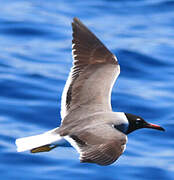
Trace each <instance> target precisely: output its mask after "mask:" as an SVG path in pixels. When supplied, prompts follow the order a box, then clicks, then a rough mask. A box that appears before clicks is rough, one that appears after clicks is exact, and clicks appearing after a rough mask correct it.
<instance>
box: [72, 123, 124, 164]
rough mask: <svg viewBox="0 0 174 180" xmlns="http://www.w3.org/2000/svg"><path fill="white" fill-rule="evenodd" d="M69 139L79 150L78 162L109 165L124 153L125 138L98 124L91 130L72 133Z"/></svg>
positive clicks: (112, 129) (108, 127)
mask: <svg viewBox="0 0 174 180" xmlns="http://www.w3.org/2000/svg"><path fill="white" fill-rule="evenodd" d="M70 137H71V138H72V139H73V140H74V141H75V142H76V144H77V146H78V148H79V149H80V161H81V162H89V163H96V164H99V165H103V166H104V165H109V164H112V163H113V162H115V161H116V160H117V159H118V158H119V156H120V155H121V154H122V153H123V152H124V149H125V145H126V142H127V137H126V135H125V134H123V133H121V132H120V131H118V130H116V129H114V128H112V127H111V125H107V124H105V125H104V124H103V125H102V124H100V125H97V126H95V127H94V126H93V127H92V128H89V129H86V130H82V131H79V132H78V131H77V132H74V133H73V134H72V135H70Z"/></svg>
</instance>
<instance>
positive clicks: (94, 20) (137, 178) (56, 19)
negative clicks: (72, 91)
mask: <svg viewBox="0 0 174 180" xmlns="http://www.w3.org/2000/svg"><path fill="white" fill-rule="evenodd" d="M75 16H76V17H78V18H80V19H81V21H83V22H84V23H85V24H86V25H87V26H88V27H89V28H90V29H91V30H92V31H93V32H94V33H95V34H96V35H97V36H98V37H99V38H100V39H101V41H102V42H103V43H105V44H106V46H107V47H108V48H109V49H110V50H111V51H112V52H113V53H114V54H115V55H116V56H117V58H118V60H119V63H120V66H121V74H120V76H119V78H118V80H117V82H116V83H115V86H114V88H113V92H112V107H113V110H114V111H122V112H129V113H133V114H137V115H140V116H142V117H143V118H144V119H145V120H147V121H148V122H152V123H156V124H159V125H161V126H163V127H164V128H165V129H166V132H161V131H155V130H150V129H142V130H138V131H136V132H133V133H132V134H130V135H129V136H128V139H129V142H128V144H127V149H126V151H125V152H124V154H123V155H122V156H121V157H120V158H119V160H118V161H117V162H115V163H114V164H112V165H110V166H106V167H102V166H98V165H95V164H88V163H86V164H81V163H80V162H79V159H78V157H79V155H78V154H77V152H76V151H75V150H74V149H73V148H72V147H58V148H57V149H55V150H53V151H51V152H49V153H40V154H30V153H29V152H23V153H17V152H16V146H15V139H16V138H20V137H24V136H30V135H36V134H39V133H42V132H44V131H47V130H50V129H52V128H55V127H57V126H59V125H60V121H61V118H60V102H61V94H62V91H63V88H64V85H65V82H66V79H67V77H68V74H69V71H70V68H71V66H72V56H71V40H72V35H71V34H72V30H71V22H72V18H73V17H75ZM0 179H2V180H12V179H13V180H173V179H174V0H87V1H82V0H66V1H65V0H51V1H44V0H38V1H35V0H0Z"/></svg>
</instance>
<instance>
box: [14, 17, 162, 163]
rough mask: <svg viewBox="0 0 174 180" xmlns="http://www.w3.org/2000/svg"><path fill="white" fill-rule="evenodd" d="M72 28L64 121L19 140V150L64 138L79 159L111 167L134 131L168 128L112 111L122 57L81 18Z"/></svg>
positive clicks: (51, 145)
mask: <svg viewBox="0 0 174 180" xmlns="http://www.w3.org/2000/svg"><path fill="white" fill-rule="evenodd" d="M72 30H73V34H72V35H73V40H72V56H73V67H72V68H71V72H70V74H69V77H68V80H67V82H66V85H65V88H64V91H63V94H62V100H61V118H62V121H61V125H60V127H57V128H55V129H52V130H50V131H47V132H45V133H43V134H39V135H35V136H30V137H24V138H19V139H17V140H16V145H17V151H18V152H22V151H27V150H30V152H32V153H37V152H47V151H50V150H52V149H54V148H56V147H57V146H59V145H60V144H61V143H60V142H61V141H62V140H63V141H68V142H69V143H70V144H71V145H72V146H73V147H74V148H75V149H76V150H77V152H78V153H79V154H80V162H87V163H96V164H98V165H103V166H104V165H109V164H112V163H113V162H115V161H116V160H117V159H118V158H119V157H120V155H121V154H122V153H123V152H124V150H125V148H126V143H127V135H128V134H129V133H131V132H133V131H135V130H137V129H141V128H152V129H156V130H161V131H164V128H162V127H160V126H158V125H155V124H151V123H148V122H146V121H145V120H144V119H143V118H142V117H140V116H137V115H133V114H131V113H125V112H113V111H112V106H111V91H112V87H113V85H114V82H115V81H116V79H117V78H118V76H119V74H120V66H119V63H118V60H117V58H116V56H115V55H114V54H112V53H111V52H110V51H109V50H108V49H107V47H106V46H105V45H104V44H103V43H102V42H101V41H100V40H99V39H98V38H97V37H96V36H95V35H94V34H93V33H92V32H91V31H90V30H89V29H88V28H87V27H86V26H85V25H84V24H83V23H82V22H81V21H80V20H79V19H78V18H74V19H73V22H72Z"/></svg>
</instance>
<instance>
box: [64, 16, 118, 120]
mask: <svg viewBox="0 0 174 180" xmlns="http://www.w3.org/2000/svg"><path fill="white" fill-rule="evenodd" d="M72 29H73V40H72V54H73V58H74V62H73V67H72V69H71V72H70V74H69V77H68V80H67V82H66V85H65V88H64V91H63V95H62V104H61V116H62V119H63V118H64V117H65V116H66V115H67V114H68V113H70V112H71V111H72V110H74V109H77V108H79V107H82V106H90V107H91V106H93V107H94V109H95V110H94V111H96V109H97V111H100V110H105V111H110V110H111V102H110V97H111V90H112V86H113V84H114V82H115V79H116V78H117V77H118V75H119V73H120V67H119V64H118V61H117V59H116V57H115V56H114V55H113V54H112V53H111V52H110V51H109V50H108V49H107V48H106V47H105V46H104V44H103V43H102V42H101V41H100V40H99V39H98V38H97V37H96V36H95V35H94V34H93V33H92V32H91V31H90V30H89V29H88V28H87V27H86V26H85V25H84V24H82V22H81V21H80V20H79V19H77V18H74V21H73V23H72Z"/></svg>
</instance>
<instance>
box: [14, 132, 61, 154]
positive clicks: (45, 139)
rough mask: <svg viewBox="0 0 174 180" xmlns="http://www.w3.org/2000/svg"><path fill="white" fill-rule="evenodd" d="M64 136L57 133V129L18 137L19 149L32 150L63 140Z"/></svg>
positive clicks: (17, 144) (19, 150)
mask: <svg viewBox="0 0 174 180" xmlns="http://www.w3.org/2000/svg"><path fill="white" fill-rule="evenodd" d="M61 139H62V137H61V136H60V135H59V134H57V133H55V129H53V130H51V131H48V132H46V133H43V134H39V135H36V136H29V137H24V138H19V139H16V142H15V143H16V146H17V151H18V152H22V151H27V150H32V149H35V148H38V147H41V146H45V145H50V144H53V143H54V142H57V141H59V140H61Z"/></svg>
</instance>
